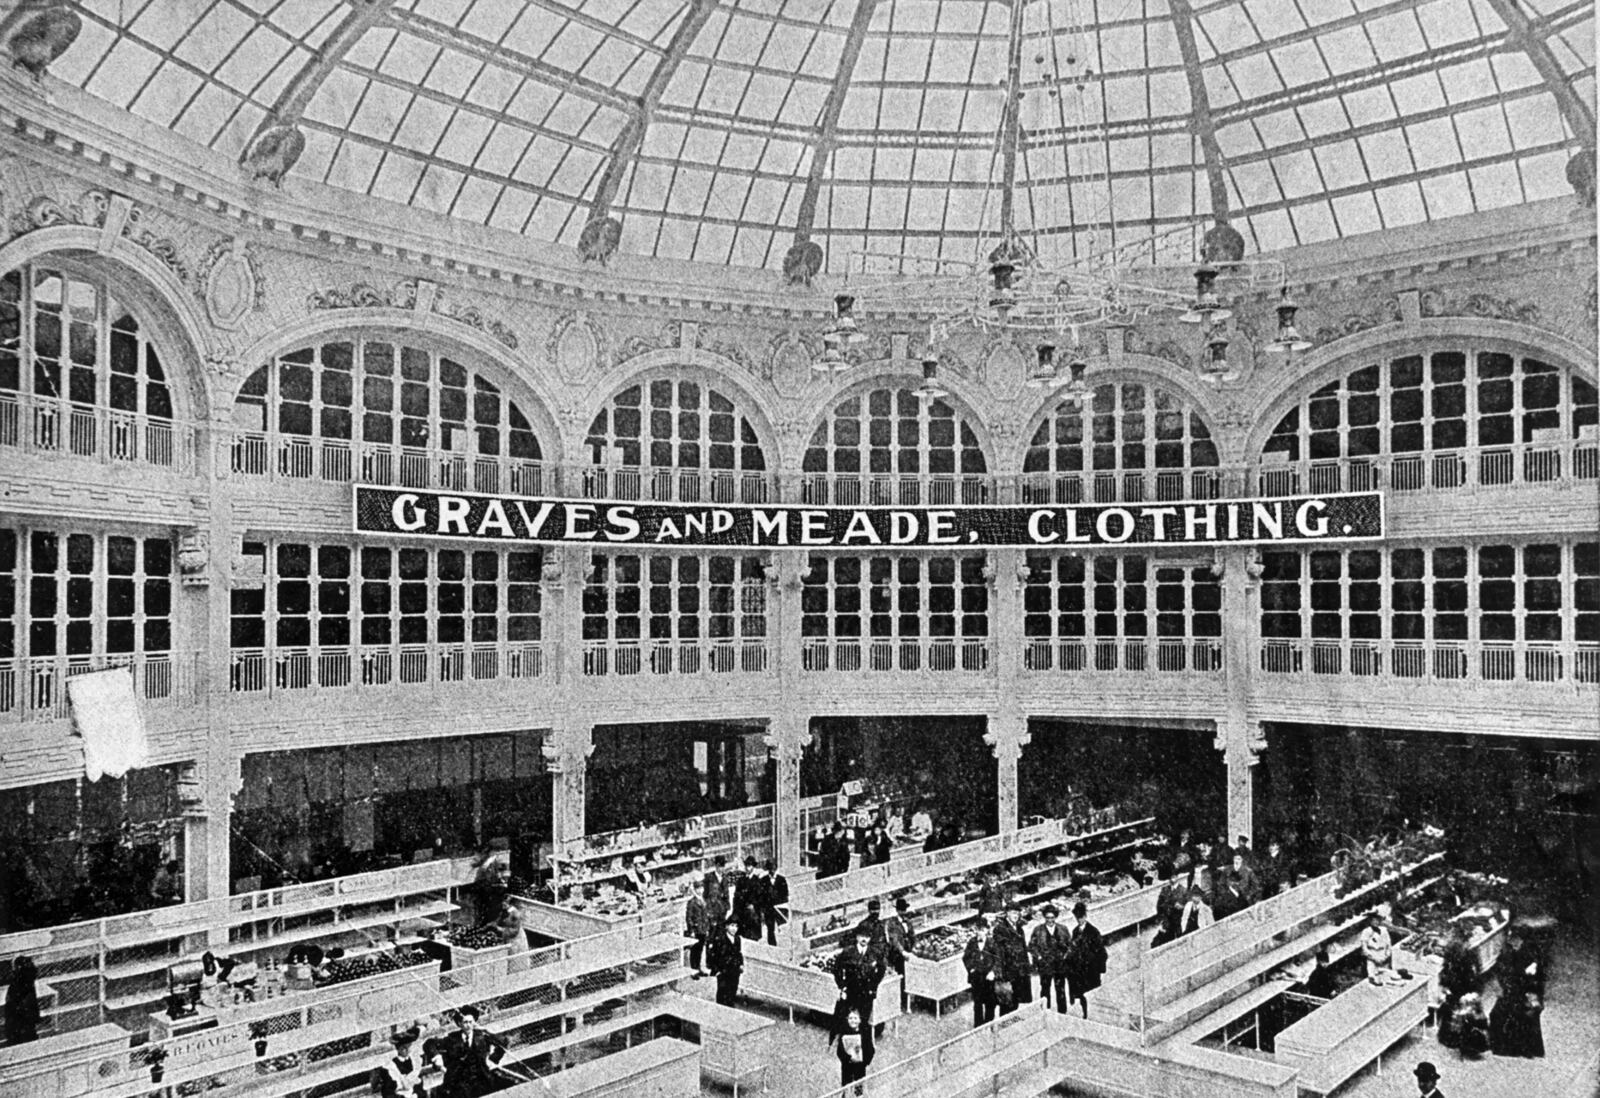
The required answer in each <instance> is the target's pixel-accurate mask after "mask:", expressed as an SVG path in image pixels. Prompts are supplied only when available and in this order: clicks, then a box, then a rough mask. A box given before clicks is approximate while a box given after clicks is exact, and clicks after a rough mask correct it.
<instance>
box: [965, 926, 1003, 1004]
mask: <svg viewBox="0 0 1600 1098" xmlns="http://www.w3.org/2000/svg"><path fill="white" fill-rule="evenodd" d="M993 946H994V943H993V941H992V939H991V936H990V930H989V928H988V926H984V927H983V929H981V930H980V931H978V933H977V934H975V935H974V936H973V937H972V939H971V940H970V941H968V942H967V949H966V952H964V953H963V954H962V955H961V963H962V965H963V966H965V967H966V970H967V986H968V987H969V988H971V989H972V1024H973V1025H974V1026H981V1025H983V1024H984V1023H985V1022H992V1021H994V979H995V967H994V966H995V960H994V948H993Z"/></svg>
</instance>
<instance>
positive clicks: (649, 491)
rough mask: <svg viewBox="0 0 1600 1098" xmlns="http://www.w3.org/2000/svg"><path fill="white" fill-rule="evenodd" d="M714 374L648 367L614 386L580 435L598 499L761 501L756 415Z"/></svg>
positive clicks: (765, 494)
mask: <svg viewBox="0 0 1600 1098" xmlns="http://www.w3.org/2000/svg"><path fill="white" fill-rule="evenodd" d="M729 392H735V393H736V392H737V390H736V389H735V388H733V387H732V386H719V385H718V384H717V382H716V379H715V378H708V377H701V376H698V374H696V375H694V376H677V375H664V374H651V375H649V376H646V377H642V378H639V379H637V380H636V381H634V382H633V383H631V384H629V385H628V386H626V387H625V388H623V389H620V390H618V391H617V392H616V393H613V394H612V396H611V398H610V399H609V400H607V401H606V404H605V407H603V408H601V409H600V411H599V412H597V413H596V414H595V417H594V419H593V420H591V421H590V424H589V429H588V431H587V432H586V433H585V435H584V448H585V450H586V451H587V454H588V459H589V467H588V468H587V469H586V470H585V475H584V493H585V495H588V496H589V497H591V498H595V499H648V500H659V501H663V502H672V501H678V502H683V503H699V502H711V503H737V502H743V503H762V502H765V501H766V500H767V499H768V498H769V495H770V477H769V473H768V457H767V452H766V448H765V447H764V446H763V444H762V441H761V438H760V435H759V433H758V432H757V430H756V423H757V420H756V417H755V416H754V415H753V414H752V412H751V410H750V409H749V408H747V407H746V406H745V404H744V402H743V401H742V400H738V399H735V398H734V397H732V396H729V395H728V394H729Z"/></svg>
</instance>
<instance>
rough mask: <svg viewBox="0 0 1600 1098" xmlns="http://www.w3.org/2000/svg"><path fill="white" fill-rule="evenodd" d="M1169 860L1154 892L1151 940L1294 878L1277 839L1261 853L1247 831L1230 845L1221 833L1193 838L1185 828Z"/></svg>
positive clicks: (1240, 905)
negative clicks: (1163, 883)
mask: <svg viewBox="0 0 1600 1098" xmlns="http://www.w3.org/2000/svg"><path fill="white" fill-rule="evenodd" d="M1165 861H1166V867H1167V869H1168V871H1169V873H1168V879H1167V884H1166V887H1164V888H1163V889H1162V890H1161V892H1160V894H1159V895H1158V896H1157V898H1156V921H1157V923H1158V929H1157V931H1156V936H1155V938H1154V940H1153V941H1152V942H1151V943H1150V944H1151V945H1165V944H1166V943H1167V942H1170V941H1173V940H1175V939H1177V938H1181V937H1183V936H1184V935H1185V934H1193V933H1194V932H1195V931H1197V930H1201V929H1203V928H1205V927H1208V926H1210V925H1211V924H1212V923H1214V922H1216V921H1217V920H1218V919H1226V918H1227V917H1228V916H1229V915H1234V914H1237V913H1238V912H1240V911H1243V910H1244V909H1245V908H1247V907H1250V906H1251V905H1252V904H1255V903H1258V902H1260V901H1261V900H1263V899H1266V898H1268V897H1270V896H1276V895H1277V894H1278V893H1279V892H1281V891H1283V890H1284V889H1286V888H1288V887H1290V886H1291V885H1292V884H1294V872H1293V868H1292V862H1291V860H1290V857H1289V855H1288V854H1287V853H1285V851H1284V849H1283V845H1282V844H1281V843H1280V842H1279V841H1278V840H1277V839H1272V840H1270V841H1269V842H1268V843H1267V850H1266V853H1264V854H1261V855H1259V856H1258V855H1257V854H1256V853H1255V852H1254V851H1252V850H1251V849H1250V840H1249V839H1248V838H1247V837H1246V836H1243V835H1241V836H1239V838H1238V841H1237V842H1235V843H1234V844H1233V845H1231V846H1230V845H1228V843H1227V842H1225V841H1224V840H1221V839H1218V840H1217V841H1215V842H1213V841H1211V840H1209V839H1200V840H1198V841H1192V840H1191V838H1190V834H1189V832H1187V831H1184V832H1182V833H1180V834H1179V836H1178V838H1177V840H1176V841H1174V842H1172V843H1170V844H1169V845H1168V847H1167V850H1166V852H1165Z"/></svg>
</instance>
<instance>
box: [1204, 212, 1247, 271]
mask: <svg viewBox="0 0 1600 1098" xmlns="http://www.w3.org/2000/svg"><path fill="white" fill-rule="evenodd" d="M1200 258H1201V259H1203V260H1205V261H1206V262H1207V263H1238V262H1239V261H1240V260H1242V259H1244V237H1243V236H1241V235H1240V233H1239V230H1238V229H1235V228H1234V227H1233V226H1232V225H1230V224H1228V223H1227V222H1226V221H1218V222H1217V223H1216V224H1215V225H1213V226H1211V228H1209V229H1207V230H1206V235H1205V236H1203V237H1201V238H1200Z"/></svg>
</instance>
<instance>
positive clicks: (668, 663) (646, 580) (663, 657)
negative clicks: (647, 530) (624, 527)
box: [582, 553, 767, 675]
mask: <svg viewBox="0 0 1600 1098" xmlns="http://www.w3.org/2000/svg"><path fill="white" fill-rule="evenodd" d="M582 630H583V639H584V640H585V641H586V642H590V643H589V645H588V650H587V651H586V653H585V657H584V661H585V662H584V666H585V671H586V673H588V674H593V675H603V674H608V673H616V674H637V673H638V672H639V671H640V670H642V669H644V668H645V667H646V666H647V665H648V667H649V669H650V670H651V671H652V672H654V673H656V674H667V673H669V672H678V673H683V674H692V673H695V672H697V671H700V670H702V669H705V670H713V671H731V670H734V669H735V668H738V669H740V670H745V671H759V670H763V669H764V668H765V666H766V655H765V653H766V648H765V641H766V633H767V619H766V576H765V572H764V570H763V567H762V564H761V561H760V559H759V558H757V557H754V556H699V555H692V554H670V555H669V554H659V555H652V556H648V557H642V556H638V555H636V554H632V553H622V554H614V555H613V554H596V555H595V558H594V564H593V570H592V571H591V572H590V574H589V581H588V583H587V585H586V586H585V587H584V591H583V625H582ZM646 652H647V653H648V656H646V655H645V653H646ZM608 653H609V654H608Z"/></svg>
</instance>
